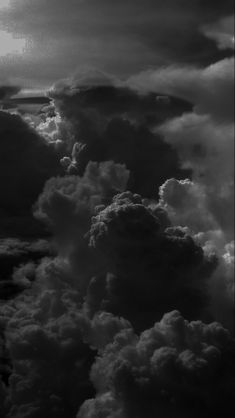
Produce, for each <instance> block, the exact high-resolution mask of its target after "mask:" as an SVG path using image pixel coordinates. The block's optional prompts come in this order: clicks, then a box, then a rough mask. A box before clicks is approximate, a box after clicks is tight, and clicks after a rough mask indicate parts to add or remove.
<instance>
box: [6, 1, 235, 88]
mask: <svg viewBox="0 0 235 418" xmlns="http://www.w3.org/2000/svg"><path fill="white" fill-rule="evenodd" d="M232 13H233V2H232V0H226V1H223V2H222V3H221V2H219V1H216V2H212V1H210V0H204V1H203V2H202V1H200V0H193V1H190V2H189V1H186V0H177V1H172V0H168V1H164V2H162V1H154V0H148V1H147V2H144V3H143V2H142V1H140V0H137V1H136V0H129V1H124V0H121V1H119V2H110V1H108V0H87V1H70V2H69V4H68V2H67V1H65V0H59V1H55V0H52V1H50V2H48V1H45V0H40V1H35V0H26V1H19V2H12V7H11V8H10V9H9V10H2V12H1V14H2V17H1V24H2V25H3V28H4V27H5V28H9V27H10V28H11V30H12V31H13V32H15V33H20V34H21V35H23V36H25V37H26V38H27V37H28V38H30V40H31V42H32V44H31V46H30V44H29V45H28V51H27V53H25V55H24V56H23V57H20V58H19V59H18V63H17V66H16V68H14V60H11V58H7V62H6V63H5V62H2V63H1V68H2V71H3V72H4V74H5V75H7V74H8V73H9V71H7V69H9V68H10V70H11V71H10V73H11V77H13V78H17V77H19V78H21V77H22V78H25V79H26V80H27V79H28V81H29V80H31V81H32V79H34V80H35V81H36V82H38V84H40V83H42V84H46V85H48V84H49V83H51V82H53V80H54V79H55V78H61V77H64V76H66V75H67V74H68V73H71V72H73V71H74V69H75V68H76V67H78V68H81V67H83V66H84V65H85V66H87V65H92V66H95V67H97V66H98V67H99V68H101V69H103V70H108V71H111V72H114V73H117V74H119V75H120V74H121V75H125V74H128V75H129V74H131V73H132V72H133V71H138V70H141V69H143V68H146V67H149V66H152V65H159V64H160V65H165V64H169V63H172V62H177V63H180V62H181V63H182V62H184V63H194V64H199V65H201V64H203V65H204V64H208V63H210V62H212V61H213V62H215V61H216V60H218V59H220V58H224V57H225V56H226V54H228V53H229V51H228V50H224V51H223V50H218V49H217V47H216V42H215V41H214V40H213V39H210V38H211V37H206V36H205V35H204V32H203V30H201V28H202V27H204V26H205V25H208V24H210V23H214V22H216V21H218V20H219V19H221V18H223V17H226V16H228V15H232ZM71 51H72V53H71ZM37 67H38V68H37ZM32 68H33V69H34V70H35V74H34V73H33V72H32ZM17 70H18V73H17Z"/></svg>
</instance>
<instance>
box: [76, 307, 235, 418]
mask: <svg viewBox="0 0 235 418" xmlns="http://www.w3.org/2000/svg"><path fill="white" fill-rule="evenodd" d="M232 347H233V342H232V339H231V338H230V337H229V334H228V332H227V331H226V330H225V329H223V327H222V326H221V325H219V324H217V323H212V324H209V325H206V324H203V323H202V322H200V321H196V322H188V321H187V320H184V318H183V317H182V316H181V315H180V313H179V312H177V311H172V312H170V313H167V314H165V315H164V316H163V318H162V319H161V321H160V322H157V323H155V325H154V326H153V328H151V329H148V330H145V331H144V332H143V333H142V334H140V336H137V335H135V334H134V332H133V331H132V330H130V329H127V330H125V329H124V330H123V331H121V332H120V333H119V334H117V335H116V337H115V339H114V342H113V343H111V344H110V345H108V346H107V347H106V348H105V349H104V351H103V352H102V353H101V354H100V355H99V356H98V358H97V359H96V362H95V363H94V365H93V366H92V371H91V378H92V381H93V383H94V385H95V388H96V392H97V395H96V398H95V399H93V400H88V401H86V402H85V403H84V405H83V406H82V407H81V409H80V411H79V412H78V414H77V418H87V417H90V418H93V417H94V418H95V417H96V416H97V415H98V414H99V416H100V417H104V418H111V417H117V418H120V417H123V416H127V417H133V416H135V417H138V418H141V417H149V418H152V417H153V416H159V417H162V418H163V417H173V416H181V417H187V416H193V417H197V416H208V417H212V416H214V414H215V413H218V411H221V413H223V414H228V415H229V414H230V413H231V411H232V409H233V394H232V390H231V387H230V386H229V385H230V384H231V383H232V380H233V374H232V370H231V365H232V362H233V360H232Z"/></svg>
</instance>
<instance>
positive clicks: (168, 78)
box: [128, 58, 234, 329]
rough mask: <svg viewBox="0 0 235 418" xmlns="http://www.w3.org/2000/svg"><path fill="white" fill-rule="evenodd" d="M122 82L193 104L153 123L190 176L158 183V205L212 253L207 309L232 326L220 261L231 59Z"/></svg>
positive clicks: (230, 215) (229, 158)
mask: <svg viewBox="0 0 235 418" xmlns="http://www.w3.org/2000/svg"><path fill="white" fill-rule="evenodd" d="M128 84H129V85H130V86H132V88H134V89H137V90H138V91H140V92H142V94H146V93H150V92H153V91H155V92H157V91H160V92H161V93H165V94H166V93H167V94H175V95H176V96H178V97H181V98H184V99H187V100H189V99H190V98H191V101H192V103H193V105H194V107H193V112H187V113H184V114H183V115H181V116H180V117H176V118H173V119H171V120H169V121H166V122H164V123H163V125H162V126H161V127H160V128H159V127H156V132H160V133H162V134H163V135H164V139H165V140H166V141H167V142H168V143H169V144H171V145H172V146H173V147H174V149H175V150H177V153H178V155H179V159H180V163H181V166H182V168H187V169H191V170H192V175H191V179H190V180H189V179H188V180H177V179H174V178H171V179H168V180H167V181H166V182H165V183H164V184H163V185H162V186H161V187H160V204H161V205H162V207H163V208H164V209H165V210H166V211H167V213H168V216H169V218H170V220H171V222H172V223H173V225H175V226H178V225H181V226H182V227H184V228H185V227H186V228H188V229H189V231H190V232H191V234H192V235H193V236H194V237H195V239H196V242H198V243H200V244H201V245H202V246H203V247H204V249H205V251H206V252H207V254H209V253H214V254H215V253H216V254H217V256H218V259H219V263H218V269H217V270H216V271H215V274H214V275H213V276H212V281H211V289H210V293H211V295H213V303H212V305H213V308H212V310H213V315H214V316H215V317H216V318H217V319H218V320H221V321H225V318H226V321H225V323H226V326H229V327H230V329H232V328H233V319H232V318H233V309H234V307H233V304H234V301H233V298H232V297H231V296H232V292H233V290H232V289H233V280H234V279H233V274H232V273H231V265H232V263H233V259H232V258H231V257H229V260H230V261H229V263H228V264H226V263H225V262H224V261H225V258H224V256H225V254H227V248H230V247H231V246H232V245H233V237H234V159H233V155H234V93H233V92H234V60H233V59H232V58H226V59H224V60H221V61H219V62H217V63H215V64H212V65H210V66H208V67H206V68H203V69H199V68H193V67H191V68H181V67H168V68H164V69H163V68H162V69H158V70H155V71H154V70H149V71H147V72H143V73H141V74H139V75H137V76H133V77H131V78H130V79H129V80H128ZM225 208H226V209H225ZM219 293H221V297H220V298H219V297H218V295H219ZM219 299H220V301H221V302H219ZM222 300H223V302H222Z"/></svg>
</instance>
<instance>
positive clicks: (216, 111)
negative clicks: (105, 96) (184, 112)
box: [127, 58, 234, 123]
mask: <svg viewBox="0 0 235 418" xmlns="http://www.w3.org/2000/svg"><path fill="white" fill-rule="evenodd" d="M127 84H128V85H129V86H130V87H132V88H134V89H135V90H137V91H141V92H143V93H146V92H157V93H163V94H172V95H175V96H176V97H181V98H182V99H185V100H188V101H190V102H192V103H193V104H194V106H195V112H196V113H197V114H203V115H205V114H208V115H211V116H212V117H213V118H214V119H215V120H216V121H218V122H224V123H228V122H233V115H234V96H233V84H234V59H233V58H226V59H224V60H221V61H218V62H216V63H214V64H212V65H210V66H208V67H206V68H203V69H198V68H194V67H177V66H176V67H175V66H170V67H167V68H164V67H163V68H160V69H157V70H148V71H144V72H142V73H140V74H137V75H134V76H132V77H130V78H129V80H127Z"/></svg>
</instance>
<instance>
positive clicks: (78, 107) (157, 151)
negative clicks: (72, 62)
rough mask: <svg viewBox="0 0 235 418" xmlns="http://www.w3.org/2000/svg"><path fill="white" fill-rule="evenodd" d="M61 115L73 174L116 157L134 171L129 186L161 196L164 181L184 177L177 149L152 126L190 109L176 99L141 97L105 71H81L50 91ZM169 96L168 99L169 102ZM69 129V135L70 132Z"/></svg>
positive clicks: (62, 135)
mask: <svg viewBox="0 0 235 418" xmlns="http://www.w3.org/2000/svg"><path fill="white" fill-rule="evenodd" d="M50 95H51V97H52V98H53V99H54V102H55V106H56V108H57V110H58V111H59V113H60V114H61V116H62V119H63V121H64V124H65V126H66V130H65V129H64V124H62V126H61V129H63V132H61V135H60V136H61V137H62V138H63V139H64V142H65V143H66V144H67V152H68V153H71V151H72V148H73V145H74V143H75V142H77V143H78V145H77V152H76V149H75V148H73V151H74V152H73V155H72V158H70V159H69V158H68V157H65V158H64V159H63V160H62V164H63V166H65V167H66V168H67V169H68V171H69V172H70V173H72V174H73V173H74V172H76V171H77V173H78V174H83V172H84V170H85V167H86V166H87V164H88V162H89V161H90V160H91V161H106V160H113V161H114V162H116V163H121V164H123V163H124V164H126V167H127V169H128V170H130V178H129V182H128V188H129V189H131V190H132V191H134V192H137V193H141V194H142V195H143V196H146V197H150V196H156V193H157V190H158V187H159V186H160V185H161V184H162V183H163V182H164V180H165V179H167V178H169V177H171V176H174V177H176V178H182V177H185V176H187V175H190V171H189V170H188V171H187V170H182V169H180V167H179V164H178V158H177V154H176V152H175V151H174V150H173V148H172V146H171V145H168V144H166V143H165V142H164V141H163V139H162V137H161V135H159V134H154V133H152V131H151V127H153V126H154V125H156V124H159V123H160V122H163V121H164V120H165V119H167V118H170V117H173V116H175V115H180V114H182V113H183V112H184V111H187V110H190V109H191V105H190V104H189V103H188V102H187V101H184V100H180V99H176V98H174V97H172V98H167V97H164V96H162V97H161V96H160V97H159V98H157V97H156V94H149V95H147V96H141V95H139V94H136V93H135V92H133V91H131V90H130V89H129V88H128V87H124V86H123V85H122V83H121V82H120V81H118V80H115V79H113V78H111V77H109V76H107V75H105V74H103V73H100V72H96V71H91V72H88V73H87V74H86V75H84V74H79V75H77V76H76V77H74V79H72V80H68V81H67V82H62V83H58V84H57V85H55V87H54V89H53V90H52V91H51V92H50ZM164 99H165V100H164ZM68 132H69V136H68Z"/></svg>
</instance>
